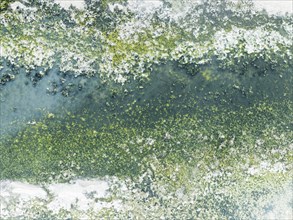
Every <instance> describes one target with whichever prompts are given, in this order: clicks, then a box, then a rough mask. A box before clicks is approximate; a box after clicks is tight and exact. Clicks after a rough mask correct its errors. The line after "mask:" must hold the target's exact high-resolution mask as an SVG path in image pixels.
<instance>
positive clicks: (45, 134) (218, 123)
mask: <svg viewBox="0 0 293 220" xmlns="http://www.w3.org/2000/svg"><path fill="white" fill-rule="evenodd" d="M279 105H280V104H279V103H275V104H271V105H270V106H269V107H268V106H267V104H259V105H257V106H254V107H247V108H242V109H240V110H238V111H233V110H221V109H217V108H213V109H214V112H213V113H211V112H209V113H208V114H207V115H205V111H203V112H196V111H195V112H194V113H193V114H192V115H180V114H175V115H173V116H170V117H167V118H161V119H153V120H155V121H152V122H151V121H148V120H152V119H150V118H145V117H143V114H144V112H143V111H139V112H135V111H136V110H139V109H140V110H141V109H143V108H142V107H141V108H139V107H133V108H132V110H131V111H130V112H128V113H127V114H128V117H135V118H136V119H135V120H138V121H141V123H139V122H137V123H129V122H128V121H127V117H125V115H124V116H123V117H117V116H108V117H109V118H108V119H109V123H107V124H104V125H102V126H101V124H102V121H103V120H104V118H103V119H99V118H98V117H96V116H93V115H91V114H86V115H73V114H68V115H67V116H66V117H62V118H60V117H58V116H56V117H47V118H46V119H43V120H41V121H39V122H37V123H36V124H35V125H30V126H28V127H27V128H26V129H25V130H23V131H21V132H20V133H18V134H17V135H16V136H14V137H5V140H4V139H2V140H1V143H0V151H1V179H26V180H28V181H31V182H42V181H46V182H47V181H68V180H70V179H73V178H75V177H96V176H106V175H115V176H120V177H132V178H135V176H138V175H141V174H142V173H143V172H145V170H146V169H148V168H149V167H151V166H150V164H151V162H150V161H153V159H154V158H156V160H157V161H158V162H159V164H161V165H159V167H160V166H163V167H164V166H165V167H169V168H167V170H166V169H163V170H165V171H166V172H167V173H168V172H169V171H168V170H169V169H170V168H171V167H172V166H176V165H178V164H179V165H180V164H188V166H189V165H190V166H195V165H196V164H197V163H198V162H199V161H200V160H202V159H203V160H204V163H205V164H206V165H208V164H210V163H212V161H213V160H214V159H215V157H216V158H218V159H219V160H220V161H221V162H220V164H219V166H221V167H222V169H226V168H227V167H233V166H234V165H235V164H236V163H238V159H240V158H242V157H243V156H245V157H244V158H246V159H249V158H251V159H249V160H250V162H249V163H250V165H251V166H252V165H254V164H258V163H259V160H256V161H254V159H253V158H255V155H256V154H263V157H264V156H265V157H267V159H268V160H270V161H277V160H279V159H280V158H279V157H278V155H276V154H275V155H271V154H270V153H269V152H270V150H272V149H274V148H277V149H279V148H281V147H282V146H280V142H279V143H278V140H277V139H276V138H272V137H270V136H269V135H268V129H271V130H272V129H273V128H275V129H279V130H275V131H276V132H279V133H280V135H283V136H284V137H286V138H287V140H289V139H290V138H292V132H290V128H289V127H288V126H290V124H288V125H287V127H286V126H285V125H283V124H280V121H279V120H281V121H288V120H289V119H288V118H286V117H291V116H292V115H290V114H289V113H288V114H283V117H282V119H280V118H278V117H279V116H280V115H281V112H285V111H286V112H287V111H289V110H290V108H292V103H291V102H283V104H282V108H281V109H279ZM286 108H287V109H286ZM208 115H209V116H208ZM207 116H208V117H207ZM284 118H286V119H285V120H284ZM143 120H146V121H145V122H143ZM88 122H90V125H89V123H88ZM140 124H141V125H140ZM148 124H149V125H150V126H149V127H148V126H147V125H148ZM291 126H292V125H291ZM257 138H260V139H262V140H263V141H264V142H265V145H264V146H263V147H260V148H257V147H255V142H256V141H257V140H256V139H257ZM288 144H289V143H288ZM284 147H286V146H284ZM231 148H233V149H234V150H235V151H236V152H237V153H236V155H235V158H232V157H229V158H227V154H228V153H229V152H230V150H231ZM197 153H199V154H197ZM242 153H243V154H244V155H241V154H242ZM199 155H201V156H200V157H199ZM275 157H276V158H275ZM243 160H244V159H243ZM282 160H283V161H286V163H289V162H290V161H291V162H292V158H290V156H289V154H287V153H286V154H285V155H282ZM158 169H159V168H158ZM171 170H172V169H171ZM165 171H164V172H165ZM171 173H172V172H171ZM179 182H180V181H178V183H179ZM183 182H184V181H183ZM174 183H175V184H176V182H174Z"/></svg>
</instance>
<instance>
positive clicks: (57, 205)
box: [0, 179, 121, 219]
mask: <svg viewBox="0 0 293 220" xmlns="http://www.w3.org/2000/svg"><path fill="white" fill-rule="evenodd" d="M109 188H110V186H109V183H108V182H107V181H105V180H99V179H90V180H85V179H80V180H76V181H71V182H69V183H59V184H47V185H44V186H41V185H33V184H28V183H22V182H13V181H9V180H5V181H1V182H0V190H1V191H0V217H1V219H2V218H3V219H9V218H17V217H20V216H26V214H27V211H28V210H30V209H31V208H32V207H33V205H40V206H45V208H46V209H47V210H48V211H52V212H53V213H58V212H60V211H61V210H67V211H71V210H72V209H74V210H75V211H79V212H86V211H88V210H92V211H99V210H101V209H103V208H114V209H117V210H119V209H120V208H121V201H120V200H111V201H102V200H101V201H100V200H99V199H107V198H110V196H111V193H109Z"/></svg>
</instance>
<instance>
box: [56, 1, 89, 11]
mask: <svg viewBox="0 0 293 220" xmlns="http://www.w3.org/2000/svg"><path fill="white" fill-rule="evenodd" d="M54 1H55V2H56V3H58V4H59V5H60V6H61V7H62V8H64V9H69V7H70V6H74V7H76V8H78V9H83V8H84V7H85V3H84V0H54Z"/></svg>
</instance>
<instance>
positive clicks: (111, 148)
mask: <svg viewBox="0 0 293 220" xmlns="http://www.w3.org/2000/svg"><path fill="white" fill-rule="evenodd" d="M90 2H91V1H87V3H88V4H87V6H86V8H85V9H83V10H78V9H74V8H70V9H69V10H64V9H61V8H60V7H59V6H58V5H56V4H53V3H50V2H49V3H44V2H42V1H28V2H27V3H24V4H25V5H26V6H27V7H28V8H27V9H19V10H17V11H12V10H11V9H9V8H7V7H6V6H5V10H3V11H2V6H1V11H2V12H1V13H0V17H1V18H2V20H1V22H0V30H1V36H0V43H1V49H2V54H1V57H0V59H1V66H0V74H1V75H0V76H1V85H0V86H1V90H0V91H1V104H6V103H8V104H9V103H10V102H9V101H2V98H3V100H4V98H5V97H3V95H2V91H4V92H5V91H6V89H8V88H11V87H9V86H10V85H13V83H15V82H16V80H15V79H17V78H18V77H20V76H19V75H20V74H26V76H27V80H28V81H30V82H27V85H28V86H27V87H26V88H27V89H30V88H31V87H30V86H31V85H34V86H36V87H35V88H38V89H47V91H48V95H50V97H51V96H53V95H56V96H58V95H59V94H61V95H62V96H64V97H63V98H64V99H63V100H67V101H64V105H63V106H62V108H60V105H58V108H56V109H54V106H53V107H52V108H51V109H43V110H35V112H33V111H32V113H31V114H32V115H31V118H32V119H33V120H31V118H30V119H27V120H25V119H23V120H19V121H17V120H14V121H13V120H12V121H11V123H10V124H9V123H8V122H6V123H7V124H9V125H7V127H5V128H6V129H5V128H4V129H3V128H2V127H1V129H3V131H4V132H3V135H1V138H0V152H1V154H0V172H1V180H14V181H26V182H30V183H38V184H41V185H43V186H44V188H46V185H47V184H50V183H56V182H57V183H58V182H69V181H71V180H74V179H78V178H109V179H111V178H113V179H115V178H118V180H117V181H116V182H115V181H112V182H111V181H110V180H109V181H110V182H111V184H112V185H111V187H112V188H111V190H110V191H111V193H112V194H111V197H110V198H106V199H105V198H101V201H102V200H103V199H104V200H105V202H109V203H110V202H112V201H116V200H119V201H122V204H123V206H122V208H121V209H120V210H117V209H115V208H113V207H112V208H104V209H103V210H101V211H99V212H96V211H92V212H90V211H87V212H86V213H83V212H82V211H80V210H79V209H78V207H71V209H70V210H63V211H59V212H58V213H52V211H50V210H49V209H48V204H49V201H50V199H49V200H48V201H42V202H43V203H41V202H40V201H34V202H35V203H33V202H32V204H29V205H28V206H27V207H28V208H26V214H25V215H24V216H22V217H23V218H24V219H25V218H37V219H56V218H59V219H65V218H72V219H79V218H81V216H82V215H86V216H87V218H89V219H160V218H161V217H163V216H164V217H165V219H244V220H247V219H257V220H258V219H262V218H265V217H266V214H267V213H269V212H270V211H271V210H273V209H274V210H276V209H278V207H277V205H275V203H273V202H272V201H273V200H274V201H275V200H276V199H275V198H276V196H277V195H278V194H280V195H281V193H284V192H283V191H286V190H287V188H286V187H291V185H290V184H289V186H288V182H290V180H291V178H292V175H293V173H292V164H293V155H292V150H293V102H292V100H293V89H292V85H293V77H292V66H293V64H292V41H291V37H290V34H291V32H292V27H291V29H290V24H291V23H292V16H290V15H286V16H284V17H279V16H270V15H268V14H266V13H265V12H257V11H254V10H253V8H252V6H250V4H249V2H246V3H245V2H242V3H241V4H240V3H239V4H236V3H235V2H234V3H233V2H230V1H227V2H226V1H217V2H215V1H205V2H203V3H202V4H199V5H194V7H190V8H189V9H188V10H186V12H185V13H183V14H182V15H181V17H180V16H179V17H176V14H172V13H171V12H170V13H169V12H168V10H167V9H171V8H172V7H175V6H172V4H168V2H169V1H164V7H162V8H158V9H156V10H154V11H153V12H152V13H149V14H143V13H141V14H140V13H138V12H137V11H131V10H130V9H129V8H127V4H125V5H120V6H119V7H120V9H121V8H122V9H121V10H120V9H119V7H118V8H116V9H115V10H116V12H115V10H114V12H113V11H111V10H112V9H110V5H108V4H110V3H112V2H115V1H109V2H108V1H100V2H96V3H95V4H90ZM120 2H122V1H120ZM123 2H124V1H123ZM35 9H36V10H35ZM173 9H174V8H173ZM168 13H169V14H168ZM99 15H101V16H99ZM52 75H53V79H52V81H50V80H48V81H49V84H48V85H42V84H41V85H42V86H40V87H37V86H38V85H40V83H41V82H42V80H45V79H46V78H47V77H52ZM54 77H55V78H54ZM49 79H50V78H49ZM14 80H15V81H14ZM18 83H19V82H18ZM24 83H25V82H24ZM24 90H25V89H24ZM7 91H8V90H7ZM13 91H15V90H13ZM4 92H3V94H7V93H4ZM20 93H21V92H20ZM15 95H20V94H15ZM9 97H13V96H11V94H10V96H9ZM58 97H59V96H58ZM42 98H43V100H44V102H45V101H46V100H47V99H46V97H42ZM60 100H61V104H62V99H60ZM68 103H69V104H68ZM19 105H21V103H19ZM3 109H9V108H3ZM11 109H13V106H11ZM15 112H17V110H15ZM36 112H38V114H36ZM40 112H41V114H40ZM5 114H7V115H5ZM12 114H13V112H10V111H9V110H5V112H2V113H1V117H7V118H8V117H10V115H12ZM20 114H21V113H20ZM34 116H35V117H34ZM28 120H29V121H28ZM7 121H9V120H7ZM13 126H15V127H17V126H19V128H18V129H16V131H17V132H16V131H14V132H8V131H10V128H11V127H13ZM11 130H13V129H11ZM1 131H2V130H1ZM119 184H120V185H119ZM122 185H125V186H126V190H123V189H122V188H123V187H122ZM0 196H1V195H0ZM50 196H52V197H53V195H50ZM104 200H103V201H104ZM15 201H17V200H15ZM97 202H99V199H97ZM286 202H287V201H286ZM289 202H291V203H292V201H291V200H290V201H289ZM10 207H11V210H13V209H14V208H15V207H16V205H15V204H10ZM286 208H287V209H290V208H292V204H289V203H288V204H287V203H286ZM37 210H39V211H37ZM20 217H21V216H20ZM8 218H9V217H8Z"/></svg>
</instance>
